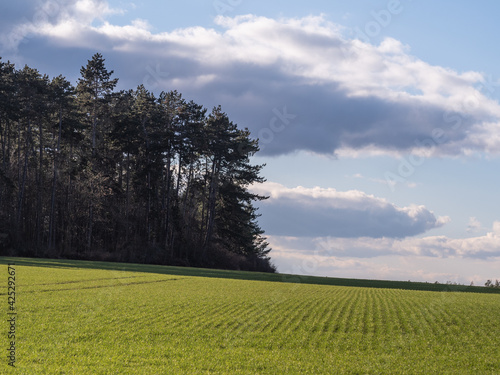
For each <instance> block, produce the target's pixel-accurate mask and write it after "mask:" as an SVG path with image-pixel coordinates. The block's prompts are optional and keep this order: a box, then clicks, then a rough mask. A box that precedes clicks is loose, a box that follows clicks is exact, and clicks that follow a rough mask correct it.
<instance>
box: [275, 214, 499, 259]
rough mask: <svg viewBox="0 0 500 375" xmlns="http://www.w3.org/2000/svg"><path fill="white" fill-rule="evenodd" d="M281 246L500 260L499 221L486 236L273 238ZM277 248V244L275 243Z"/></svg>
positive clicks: (350, 254)
mask: <svg viewBox="0 0 500 375" xmlns="http://www.w3.org/2000/svg"><path fill="white" fill-rule="evenodd" d="M270 238H271V239H272V240H274V241H275V243H277V244H280V245H279V246H281V247H283V248H285V247H286V248H287V249H292V250H295V251H300V252H303V253H304V254H311V253H313V252H315V253H316V254H321V255H322V256H327V257H329V256H333V257H337V258H351V259H352V258H359V259H362V258H376V257H382V256H389V255H391V256H392V255H397V256H420V257H431V258H441V259H447V258H464V259H493V258H499V259H500V222H495V223H493V227H492V230H491V232H488V233H487V234H485V235H484V236H477V237H468V238H457V239H454V238H449V237H446V236H429V237H423V238H415V237H409V238H403V239H397V238H388V237H383V238H370V237H359V238H342V237H333V236H323V237H317V238H315V239H314V240H313V242H314V244H315V246H314V247H315V248H314V250H311V246H310V241H309V240H306V239H301V238H300V237H282V236H270ZM273 246H274V243H273Z"/></svg>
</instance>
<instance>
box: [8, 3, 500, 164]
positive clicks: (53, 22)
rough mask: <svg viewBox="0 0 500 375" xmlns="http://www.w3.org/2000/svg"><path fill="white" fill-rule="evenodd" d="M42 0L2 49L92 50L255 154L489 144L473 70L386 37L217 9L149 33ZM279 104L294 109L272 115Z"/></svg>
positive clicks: (493, 118)
mask: <svg viewBox="0 0 500 375" xmlns="http://www.w3.org/2000/svg"><path fill="white" fill-rule="evenodd" d="M41 4H42V5H41V7H40V8H39V9H38V13H39V14H42V15H43V14H45V15H46V17H38V18H37V19H35V20H33V18H31V19H30V18H29V16H28V18H26V17H24V18H22V19H21V20H19V23H18V24H17V25H15V26H14V27H13V29H12V30H13V31H12V32H11V33H10V34H9V35H10V36H9V35H8V37H7V38H4V39H3V46H4V48H7V47H8V48H15V47H19V48H20V52H21V53H23V51H24V53H29V52H27V48H26V46H23V44H22V43H21V42H22V41H25V42H26V38H30V37H31V38H36V42H37V43H38V44H39V45H41V46H43V47H44V48H45V50H46V51H50V50H57V51H60V49H61V48H65V47H71V48H73V49H74V48H78V49H80V50H82V51H86V52H85V53H87V51H92V52H88V54H90V53H93V52H95V50H99V51H100V52H102V53H104V56H105V57H110V60H112V61H113V62H114V63H115V64H116V66H112V67H111V68H112V69H114V70H115V71H116V72H117V73H118V72H121V75H122V76H121V77H124V79H125V80H126V81H127V82H134V83H135V84H140V83H144V82H148V83H151V84H154V89H165V90H170V89H178V90H179V91H181V92H183V93H184V94H185V95H187V96H189V97H190V98H193V99H195V100H197V101H200V102H202V103H204V104H209V105H216V104H222V105H223V107H224V108H226V110H227V111H228V112H229V114H230V115H231V117H232V118H233V119H234V120H235V122H237V123H239V124H240V125H243V126H247V127H249V128H250V129H251V130H252V131H253V134H254V136H256V137H259V138H261V143H262V145H263V151H262V152H263V153H264V154H269V155H277V154H286V153H291V152H294V151H298V150H307V151H312V152H315V153H319V154H330V155H331V154H335V153H345V154H349V155H357V154H359V153H360V152H366V153H377V154H380V153H390V154H399V153H403V152H405V153H406V152H415V153H419V154H423V155H428V156H430V155H436V154H449V155H459V154H470V153H473V152H483V151H488V152H491V153H498V152H499V151H500V138H499V137H498V135H495V134H500V132H499V129H500V106H499V104H498V103H497V102H495V101H493V100H490V99H488V98H487V97H486V96H485V95H483V94H482V93H481V90H480V86H481V84H482V82H484V81H485V78H484V76H483V75H482V74H480V73H477V72H461V73H459V72H455V71H453V70H450V69H447V68H445V67H440V66H433V65H430V64H428V63H426V62H424V61H422V60H420V59H418V58H417V57H414V56H412V55H411V54H410V52H409V47H408V46H405V45H403V44H402V43H401V42H399V41H397V40H395V39H391V38H387V39H385V40H384V41H383V42H382V43H381V44H380V45H372V44H369V43H365V42H363V41H360V40H356V39H348V38H346V37H345V36H344V35H343V34H342V28H341V26H339V25H336V24H333V23H331V22H328V21H327V20H326V19H325V18H324V17H323V16H309V17H304V18H300V19H270V18H266V17H259V16H255V15H245V16H236V17H232V18H231V17H223V16H219V17H217V18H216V19H215V22H216V24H217V28H213V29H211V28H204V27H191V28H185V29H178V30H173V31H168V32H157V33H155V32H153V31H152V30H151V28H150V27H149V25H148V23H147V21H145V20H135V21H133V22H131V24H129V25H125V26H118V25H113V24H111V23H110V22H109V21H108V18H107V17H108V16H109V15H111V14H116V13H120V10H117V9H112V8H111V7H110V6H109V4H108V3H107V2H106V1H103V0H72V1H69V2H56V1H50V2H49V1H46V2H42V3H41ZM50 4H55V5H53V6H52V8H50V7H49V5H50ZM44 12H45V13H44ZM28 43H29V41H28ZM46 55H47V56H51V54H50V53H47V54H46ZM87 57H88V56H87ZM39 58H41V59H43V58H44V57H40V56H39ZM45 58H48V57H45ZM52 62H53V61H52ZM151 66H153V67H155V66H158V67H159V68H158V69H156V70H158V72H157V73H158V74H156V75H155V74H153V77H150V76H151V73H150V71H151ZM148 68H149V70H148ZM156 70H154V71H156ZM146 78H148V79H146ZM150 78H153V79H150ZM132 85H133V84H132ZM284 108H287V110H288V112H289V113H291V114H293V117H285V118H283V116H282V117H281V118H280V117H278V118H276V115H275V113H276V111H281V112H283V111H284Z"/></svg>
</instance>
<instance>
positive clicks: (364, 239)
mask: <svg viewBox="0 0 500 375" xmlns="http://www.w3.org/2000/svg"><path fill="white" fill-rule="evenodd" d="M499 11H500V3H499V2H498V1H494V0H483V1H481V2H476V3H474V2H470V1H465V0H453V1H452V0H440V1H439V2H436V1H431V0H419V1H412V0H383V1H379V0H376V1H375V0H370V1H368V0H355V1H335V0H328V1H327V0H308V1H307V2H304V1H283V0H274V1H272V2H269V1H262V0H252V1H250V0H186V1H170V0H162V1H145V0H144V1H127V0H113V1H105V0H68V1H62V0H48V1H47V0H38V1H32V0H19V1H16V2H2V4H1V5H0V56H1V57H2V59H3V60H4V61H6V60H10V61H11V62H14V63H15V64H16V67H17V68H22V67H23V66H24V65H25V64H27V65H29V66H30V67H33V68H37V69H38V70H39V71H40V72H41V73H46V74H48V75H49V76H51V77H54V76H57V75H59V74H62V75H64V76H65V77H66V78H67V79H69V80H70V81H72V82H73V83H75V84H76V82H77V79H78V77H79V71H80V67H81V66H83V65H86V62H87V60H89V59H90V58H91V57H92V55H93V54H94V53H96V52H100V53H102V54H103V56H104V58H105V59H106V64H107V67H108V69H110V70H114V77H117V78H119V84H118V88H119V89H130V88H135V87H137V86H138V85H140V84H144V85H145V86H146V88H147V89H149V90H150V91H153V92H155V93H156V94H159V93H160V92H161V91H170V90H178V91H179V92H181V93H182V94H183V96H184V97H185V98H186V99H188V100H194V101H195V102H197V103H199V104H202V105H204V106H205V107H206V108H208V109H211V108H212V107H213V106H216V105H221V106H222V108H223V110H224V111H225V112H226V113H227V114H228V116H229V118H230V119H231V120H232V121H233V122H234V123H236V124H238V125H239V126H240V127H242V128H244V127H247V128H249V129H250V130H251V132H252V136H253V137H254V138H258V139H259V141H260V145H261V151H260V152H259V153H258V154H257V155H256V156H255V157H253V159H252V162H253V163H256V164H266V166H265V167H264V169H263V171H262V174H263V175H264V176H265V177H266V179H267V181H266V182H265V183H263V184H260V185H258V186H252V187H250V188H251V189H252V191H255V192H258V193H261V194H264V195H268V196H269V197H270V198H269V199H268V200H266V201H264V202H261V203H259V208H260V209H259V212H260V213H261V214H262V216H261V217H260V219H259V223H260V225H261V227H262V228H263V229H264V230H265V231H266V236H267V237H268V242H269V243H270V245H271V247H272V249H273V250H272V251H271V253H270V256H271V258H272V260H273V262H274V264H275V265H276V266H277V267H278V271H279V272H282V273H293V274H303V275H306V274H307V275H318V276H331V277H352V278H365V279H386V280H411V281H428V282H434V281H439V282H448V281H451V282H459V283H463V284H469V283H471V282H474V284H476V285H483V284H484V282H485V281H486V280H487V279H496V278H499V279H500V199H499V197H498V186H499V185H500V173H499V172H500V160H499V154H500V64H498V61H500V56H499V55H500V50H499V49H498V48H497V46H496V36H497V35H500V23H498V22H497V19H496V18H497V15H498V14H499Z"/></svg>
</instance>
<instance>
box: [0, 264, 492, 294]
mask: <svg viewBox="0 0 500 375" xmlns="http://www.w3.org/2000/svg"><path fill="white" fill-rule="evenodd" d="M13 263H14V264H15V265H19V266H30V267H48V268H88V269H99V270H110V271H111V270H112V271H127V272H147V273H156V274H163V275H179V276H193V277H214V278H222V279H236V280H253V281H270V282H285V283H296V284H315V285H335V286H352V287H364V288H385V289H405V290H422V291H432V292H471V293H497V294H500V290H499V289H496V288H486V287H479V286H466V285H450V284H435V283H422V282H410V281H388V280H366V279H345V278H336V277H318V276H301V275H289V274H280V273H275V274H272V273H261V272H247V271H229V270H217V269H208V268H189V267H173V266H160V265H153V264H135V263H114V262H98V261H84V260H67V259H43V258H15V257H0V264H13Z"/></svg>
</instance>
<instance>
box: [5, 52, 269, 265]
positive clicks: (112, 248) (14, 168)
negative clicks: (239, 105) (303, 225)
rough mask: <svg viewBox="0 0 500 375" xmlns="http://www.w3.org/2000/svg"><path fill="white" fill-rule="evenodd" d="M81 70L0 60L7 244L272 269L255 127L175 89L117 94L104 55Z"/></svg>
mask: <svg viewBox="0 0 500 375" xmlns="http://www.w3.org/2000/svg"><path fill="white" fill-rule="evenodd" d="M80 73H81V77H80V78H79V79H78V82H77V85H76V86H73V85H72V84H71V83H70V82H68V81H67V80H66V79H65V78H64V77H63V76H58V77H55V78H53V79H49V77H48V76H47V75H42V74H40V73H39V72H38V71H37V70H36V69H33V68H30V67H28V66H25V67H24V68H23V69H20V70H17V69H16V68H15V66H14V65H13V64H11V63H10V62H3V61H2V60H1V58H0V251H1V252H2V253H3V254H10V255H23V256H35V257H37V256H38V257H42V256H50V257H64V258H77V259H100V260H113V261H125V262H146V263H158V264H175V265H190V266H205V267H221V268H234V269H245V270H260V271H268V272H274V271H275V267H274V266H273V265H272V263H271V262H270V258H269V256H268V254H269V251H270V249H269V245H268V243H267V242H266V239H265V237H263V230H262V229H261V228H260V227H259V225H258V223H257V218H258V216H259V215H258V214H257V212H256V211H257V210H256V208H255V207H254V206H253V204H254V202H255V201H259V200H263V199H266V197H264V196H260V195H256V194H252V193H251V192H250V191H249V189H248V187H249V185H251V184H253V183H259V182H263V181H264V178H263V177H261V176H260V171H261V169H262V167H263V166H262V165H252V164H251V163H250V157H251V156H252V155H254V154H255V153H256V152H257V151H258V150H259V147H258V142H257V140H255V139H252V138H251V136H250V132H249V131H248V129H244V130H242V129H239V128H238V127H237V125H235V124H234V123H233V122H231V121H230V120H229V118H228V116H227V114H226V113H224V112H223V111H222V109H221V107H220V106H219V107H215V108H214V109H213V110H212V111H211V112H210V113H208V112H207V110H206V109H205V108H204V107H203V106H201V105H199V104H196V103H195V102H193V101H187V100H185V99H184V98H183V97H182V95H181V94H180V93H179V92H177V91H170V92H162V93H161V94H159V96H158V97H157V96H155V95H154V94H153V93H151V92H150V91H148V90H147V89H146V88H145V87H144V86H142V85H141V86H139V87H138V88H137V89H136V90H128V91H126V90H121V91H116V90H115V88H116V85H117V82H118V79H116V78H113V71H108V69H107V68H106V66H105V60H104V58H103V56H102V55H101V54H99V53H97V54H95V55H94V56H93V57H92V58H91V60H89V61H88V62H87V65H86V66H83V67H82V68H81V70H80Z"/></svg>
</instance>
